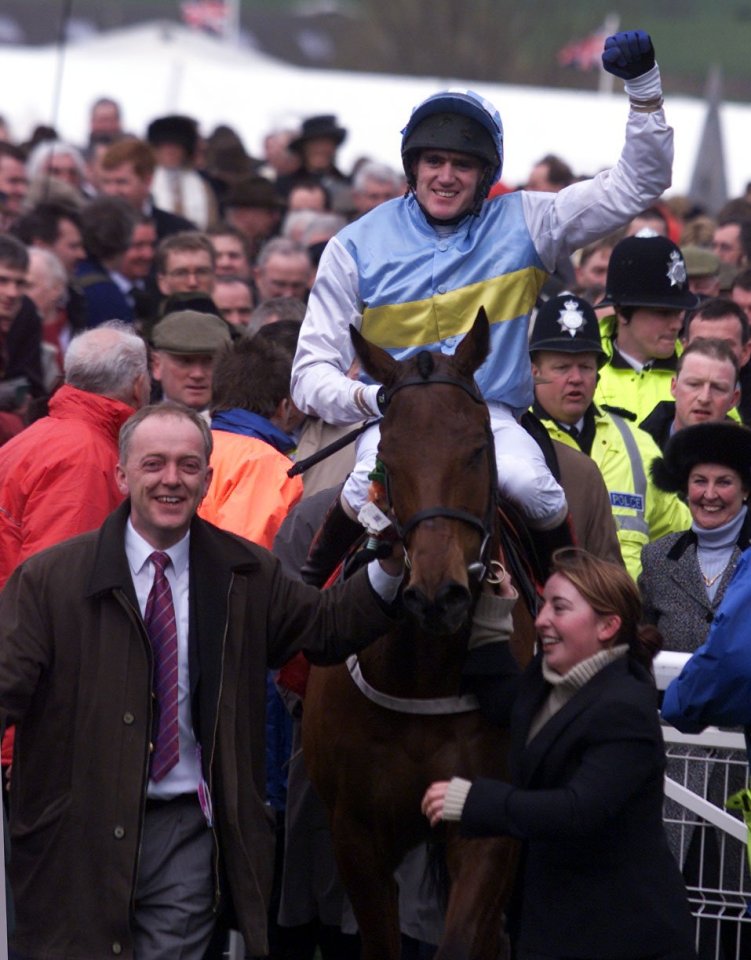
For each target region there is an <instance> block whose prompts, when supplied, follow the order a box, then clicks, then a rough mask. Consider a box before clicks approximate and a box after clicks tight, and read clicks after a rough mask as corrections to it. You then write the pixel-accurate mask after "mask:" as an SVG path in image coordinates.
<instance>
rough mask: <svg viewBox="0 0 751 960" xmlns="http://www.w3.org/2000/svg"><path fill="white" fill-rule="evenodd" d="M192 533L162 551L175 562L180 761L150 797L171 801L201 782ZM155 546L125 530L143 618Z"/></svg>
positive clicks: (171, 576) (171, 577)
mask: <svg viewBox="0 0 751 960" xmlns="http://www.w3.org/2000/svg"><path fill="white" fill-rule="evenodd" d="M189 547H190V532H188V533H186V534H185V536H184V537H183V538H182V540H180V541H179V542H178V543H176V544H175V545H174V546H173V547H170V548H169V549H168V550H164V551H162V552H163V553H166V554H168V555H169V558H170V560H171V561H172V562H171V563H170V564H169V565H168V566H167V569H166V570H165V576H166V577H167V581H168V583H169V585H170V590H171V591H172V603H173V606H174V608H175V623H176V624H177V722H178V728H179V742H180V759H179V760H178V762H177V764H176V765H175V766H174V767H173V768H172V769H171V770H170V771H169V773H167V774H166V775H165V776H164V777H163V778H162V779H161V780H160V781H159V782H158V783H154V781H153V780H149V785H148V789H147V796H149V797H151V798H153V799H159V800H168V799H169V798H170V797H175V796H177V795H178V794H182V793H195V792H196V791H197V790H198V784H199V783H200V782H201V762H200V755H199V746H198V742H197V741H196V738H195V734H194V733H193V722H192V717H191V711H190V677H189V675H188V627H189V618H190V604H189V596H190V569H189V564H188V555H189ZM153 552H154V547H152V546H151V545H150V544H149V543H147V542H146V541H145V540H144V539H143V537H142V536H141V535H140V534H139V533H137V532H136V530H135V529H134V527H133V524H132V523H131V521H130V519H129V520H128V523H127V525H126V528H125V555H126V556H127V558H128V565H129V566H130V575H131V577H132V578H133V586H134V587H135V591H136V597H137V599H138V608H139V610H140V611H141V616H143V615H144V611H145V610H146V601H147V600H148V598H149V593H150V592H151V587H152V585H153V583H154V564H153V563H152V562H151V561H150V560H149V557H150V556H151V554H152V553H153Z"/></svg>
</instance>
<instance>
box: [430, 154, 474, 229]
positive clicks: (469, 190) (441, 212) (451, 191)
mask: <svg viewBox="0 0 751 960" xmlns="http://www.w3.org/2000/svg"><path fill="white" fill-rule="evenodd" d="M482 170H483V164H482V161H481V160H478V159H477V157H473V156H471V155H470V154H468V153H458V152H456V151H454V150H433V149H429V150H423V151H422V152H421V153H420V156H419V159H418V160H417V163H416V166H415V178H416V184H415V195H416V197H417V200H418V202H419V204H420V206H421V207H422V208H423V210H425V211H426V213H428V214H429V215H430V216H431V217H433V218H434V219H435V220H455V219H456V218H457V217H462V216H464V214H465V213H469V211H470V210H471V209H472V205H473V203H474V199H475V194H476V192H477V186H478V184H479V182H480V177H481V176H482Z"/></svg>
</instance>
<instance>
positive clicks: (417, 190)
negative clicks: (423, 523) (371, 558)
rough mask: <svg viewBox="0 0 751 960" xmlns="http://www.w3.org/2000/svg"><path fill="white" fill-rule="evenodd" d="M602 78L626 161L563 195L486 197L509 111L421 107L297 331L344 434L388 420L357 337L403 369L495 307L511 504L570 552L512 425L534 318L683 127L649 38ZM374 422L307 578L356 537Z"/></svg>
mask: <svg viewBox="0 0 751 960" xmlns="http://www.w3.org/2000/svg"><path fill="white" fill-rule="evenodd" d="M603 64H604V66H605V69H607V70H609V71H610V72H611V73H614V74H615V75H616V76H619V77H621V78H622V79H624V80H625V81H626V84H625V86H626V92H627V93H628V95H629V99H630V104H631V110H630V113H629V118H628V124H627V128H626V141H625V145H624V148H623V151H622V154H621V157H620V159H619V160H618V162H617V163H616V165H615V166H614V167H613V168H612V169H610V170H606V171H603V172H601V173H599V174H597V176H595V177H594V178H593V179H591V180H588V181H585V182H580V183H575V184H572V185H571V186H569V187H567V188H565V189H564V190H561V191H560V192H559V193H555V194H553V193H534V192H528V191H517V192H513V193H508V194H505V195H503V196H501V197H497V198H495V199H493V200H491V201H486V197H487V195H488V192H489V190H490V188H491V186H492V185H493V184H494V183H496V182H497V181H498V180H499V179H500V176H501V171H502V169H503V127H502V124H501V118H500V116H499V114H498V111H497V110H496V109H495V108H494V107H493V105H492V104H490V103H489V102H488V101H487V100H485V99H484V98H483V97H481V96H479V95H478V94H476V93H474V92H472V91H464V92H456V91H444V92H441V93H437V94H434V95H433V96H431V97H428V99H427V100H425V101H424V102H423V103H421V104H419V106H417V107H416V108H415V109H414V110H413V112H412V116H411V117H410V119H409V122H408V123H407V126H406V127H405V128H404V130H403V131H402V150H401V152H402V161H403V164H404V171H405V174H406V178H407V184H408V190H407V193H406V195H405V196H404V197H400V198H398V199H395V200H390V201H388V202H386V203H383V204H381V205H380V206H378V207H376V208H375V209H374V210H372V211H370V213H368V214H366V215H365V216H363V217H362V218H360V219H359V220H357V221H355V222H354V223H352V224H350V225H349V226H347V227H345V228H344V229H343V230H342V231H341V232H340V233H339V234H337V236H336V237H334V238H333V239H332V240H330V241H329V243H328V244H327V246H326V249H325V251H324V253H323V256H322V258H321V263H320V267H319V270H318V274H317V278H316V282H315V284H314V286H313V289H312V291H311V294H310V299H309V302H308V309H307V313H306V315H305V320H304V322H303V325H302V330H301V333H300V339H299V345H298V349H297V354H296V357H295V362H294V366H293V370H292V391H291V393H292V398H293V400H294V402H295V403H296V404H297V406H298V407H299V408H300V409H301V410H302V411H304V412H305V413H308V414H314V415H316V416H318V417H320V418H321V419H323V420H324V421H326V422H328V423H334V424H347V423H355V422H357V421H360V420H363V419H368V418H371V417H372V418H375V417H378V415H379V412H380V408H379V389H380V388H379V385H378V384H373V383H368V382H367V381H366V380H362V381H356V380H352V379H350V378H348V376H347V371H348V370H349V368H350V366H351V364H352V362H353V360H354V351H353V348H352V345H351V343H350V338H349V332H348V327H349V325H350V324H353V325H354V326H355V327H357V328H359V329H360V331H361V332H362V334H363V336H365V337H366V339H368V340H370V341H371V342H373V343H375V344H377V345H378V346H380V347H383V348H384V349H386V350H387V351H388V352H389V353H390V354H392V355H393V356H394V357H396V358H397V359H400V360H401V359H404V358H406V357H408V356H410V355H411V354H413V353H415V352H417V351H419V350H425V349H427V350H439V351H442V352H445V353H453V352H454V350H455V349H456V346H457V343H458V342H459V340H460V339H461V337H462V335H463V334H464V333H466V332H467V330H468V329H469V328H470V326H471V325H472V323H473V321H474V319H475V316H476V314H477V311H478V308H479V307H480V306H484V307H485V310H486V312H487V314H488V318H489V320H490V323H491V346H490V354H489V356H488V358H487V360H486V361H485V363H484V364H483V365H482V366H481V367H480V369H479V370H478V371H477V375H476V378H477V382H478V385H479V387H480V389H481V391H482V394H483V396H484V398H485V400H486V401H487V403H488V407H489V409H490V417H491V426H492V429H493V434H494V437H495V445H496V454H497V460H498V476H499V486H500V489H501V492H502V493H503V494H504V495H505V496H506V497H507V498H508V499H509V500H511V501H512V502H513V503H514V504H515V505H516V506H517V507H519V509H520V510H521V512H522V513H523V514H524V516H525V518H526V520H527V523H528V525H529V527H530V530H531V531H532V532H533V534H534V533H535V532H536V533H537V535H538V539H539V541H540V542H541V546H542V547H543V549H544V550H550V549H552V548H554V547H556V546H560V545H563V544H565V543H566V542H570V541H569V538H568V526H567V523H566V518H567V513H568V510H567V505H566V500H565V496H564V494H563V491H562V490H561V488H560V487H559V485H558V484H557V483H556V481H555V480H554V479H553V477H552V475H551V474H550V472H549V470H548V468H547V466H546V464H545V460H544V458H543V455H542V453H541V451H540V449H539V447H538V446H537V444H536V443H535V442H534V441H533V440H532V439H531V438H530V436H529V435H528V434H527V433H526V432H525V431H524V429H523V428H522V427H521V426H519V424H518V423H517V419H516V418H517V417H518V416H520V415H521V413H522V412H523V411H524V410H526V409H527V407H528V406H529V404H530V403H531V402H532V398H533V391H532V380H531V374H530V368H529V363H528V362H527V349H528V348H527V338H528V326H529V315H530V312H531V310H532V309H533V307H534V305H535V301H536V299H537V296H538V293H539V292H540V289H541V287H542V286H543V283H544V282H545V280H546V279H547V276H548V275H549V273H551V272H552V271H553V269H554V268H555V264H556V262H557V261H558V259H559V258H560V257H561V256H566V255H569V254H570V253H572V252H573V251H574V250H576V249H578V248H580V247H583V246H585V245H586V244H588V243H591V242H592V241H593V240H596V239H598V238H599V237H602V236H604V235H606V234H608V233H610V232H611V231H613V230H615V229H617V228H618V227H621V226H622V225H623V224H624V223H626V222H627V221H628V220H629V219H631V218H632V217H633V216H635V215H636V214H637V213H639V212H640V211H641V210H643V209H644V208H645V207H647V206H649V204H650V203H652V202H654V201H655V200H656V199H657V198H658V197H659V196H660V195H661V194H662V192H663V191H664V190H665V189H666V188H667V187H668V186H670V181H671V167H672V156H673V137H672V130H671V128H670V127H668V126H667V124H666V121H665V115H664V113H663V110H662V89H661V83H660V72H659V67H658V66H657V65H656V63H655V57H654V48H653V46H652V42H651V40H650V38H649V36H648V34H646V33H644V32H642V31H630V32H627V33H619V34H616V35H615V36H614V37H609V38H608V40H607V41H606V44H605V50H604V52H603ZM378 439H379V432H378V428H377V426H376V425H373V426H372V427H371V428H370V429H368V430H366V431H365V432H364V433H363V434H362V435H361V436H360V438H359V439H358V446H357V452H356V461H357V462H356V466H355V469H354V471H353V472H352V473H351V474H350V476H349V478H348V479H347V481H346V483H345V485H344V488H343V491H342V495H341V498H340V501H339V502H338V503H337V504H335V505H334V506H333V508H332V511H331V512H330V514H329V517H328V518H327V522H326V524H325V526H324V530H323V531H322V532H321V535H320V536H319V538H318V541H317V547H316V550H317V552H318V559H317V560H315V561H314V560H313V558H312V557H311V558H310V562H309V565H308V571H307V577H308V579H309V580H310V581H311V582H322V581H323V580H325V578H326V576H327V574H328V572H329V571H330V569H331V567H332V566H333V565H334V559H333V558H334V557H335V556H336V554H337V553H340V552H341V550H342V548H343V547H345V546H346V545H347V544H348V543H350V542H352V540H353V539H354V537H355V535H356V533H357V532H359V531H360V528H359V525H358V524H357V523H356V521H355V518H356V517H357V514H358V512H359V510H360V508H361V507H362V506H363V504H364V503H365V500H366V497H367V490H368V485H369V480H368V474H369V473H370V472H371V470H372V469H373V465H374V461H375V457H376V451H377V447H378Z"/></svg>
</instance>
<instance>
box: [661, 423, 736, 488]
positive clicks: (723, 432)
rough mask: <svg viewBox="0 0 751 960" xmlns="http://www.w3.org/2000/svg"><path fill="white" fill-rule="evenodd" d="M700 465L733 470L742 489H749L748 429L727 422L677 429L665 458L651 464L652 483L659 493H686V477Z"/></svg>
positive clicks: (668, 445) (669, 441)
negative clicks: (715, 465) (718, 465)
mask: <svg viewBox="0 0 751 960" xmlns="http://www.w3.org/2000/svg"><path fill="white" fill-rule="evenodd" d="M699 463H718V464H721V465H722V466H723V467H729V468H730V469H731V470H735V472H736V473H738V474H739V475H740V478H741V481H742V483H743V486H744V487H746V488H747V489H749V490H751V430H749V429H748V428H747V427H742V426H741V425H740V424H739V423H733V422H732V421H729V420H722V421H715V422H713V423H697V424H696V425H695V426H693V427H684V428H683V429H682V430H677V431H676V432H675V433H674V434H673V436H672V437H671V438H670V440H668V443H667V446H666V447H665V452H664V455H663V456H662V457H657V458H655V459H654V460H653V461H652V469H651V473H652V480H653V481H654V483H655V486H657V487H658V488H659V489H660V490H665V491H667V492H668V493H685V492H686V490H687V488H688V475H689V474H690V473H691V471H692V470H693V469H694V467H695V466H696V465H697V464H699Z"/></svg>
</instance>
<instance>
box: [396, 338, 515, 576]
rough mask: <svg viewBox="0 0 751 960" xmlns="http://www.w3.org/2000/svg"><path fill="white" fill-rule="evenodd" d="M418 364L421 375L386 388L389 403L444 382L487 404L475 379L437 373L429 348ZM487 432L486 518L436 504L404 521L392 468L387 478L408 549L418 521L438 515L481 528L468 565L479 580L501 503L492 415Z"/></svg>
mask: <svg viewBox="0 0 751 960" xmlns="http://www.w3.org/2000/svg"><path fill="white" fill-rule="evenodd" d="M417 366H418V371H419V373H420V376H418V377H408V378H407V379H406V380H402V381H401V382H400V383H397V384H395V385H394V386H393V387H391V388H389V390H388V391H386V397H385V400H386V402H385V406H388V404H390V403H391V400H392V398H393V396H394V394H395V393H398V392H399V391H400V390H403V389H404V388H405V387H430V386H436V385H439V384H444V385H447V386H450V387H458V388H459V389H460V390H463V391H464V392H465V393H466V394H467V395H468V396H469V397H470V398H471V399H472V400H473V401H474V402H475V403H479V404H482V405H483V406H484V405H485V401H484V399H483V397H482V394H481V393H480V391H479V389H478V387H477V384H476V383H475V382H474V381H473V382H472V383H467V382H466V381H464V380H459V379H457V378H455V377H451V376H446V375H444V374H437V373H435V371H434V366H433V358H432V356H431V354H430V353H429V352H428V351H427V350H423V351H421V352H420V353H419V354H418V356H417ZM485 433H486V436H487V443H486V451H487V458H488V468H489V469H488V474H489V479H490V483H489V490H488V499H487V503H488V505H487V509H486V511H485V516H484V517H482V518H480V517H477V516H475V515H474V514H473V513H470V512H469V511H468V510H459V509H456V508H455V507H445V506H436V507H426V508H425V509H423V510H418V511H417V513H414V514H412V516H411V517H410V518H409V519H408V520H406V521H404V522H403V523H401V522H400V521H399V520H398V518H397V517H396V514H395V512H394V508H393V498H392V496H391V481H390V477H389V473H388V470H385V478H384V487H385V490H386V499H387V502H388V505H389V508H390V513H391V519H392V523H393V525H394V528H395V529H396V531H397V533H398V534H399V538H400V540H401V541H402V543H404V545H405V553H406V542H407V541H406V538H407V536H408V535H409V534H410V533H411V531H412V530H414V528H415V527H416V526H417V525H418V524H420V523H422V522H423V521H424V520H432V519H434V518H436V517H442V518H445V519H448V520H460V521H462V523H466V524H468V525H469V526H470V527H473V528H474V529H475V530H477V531H479V533H480V536H481V537H482V540H481V543H480V553H479V557H478V559H477V560H476V561H474V562H473V563H470V564H469V565H468V566H467V571H468V573H469V574H470V575H471V576H473V577H475V578H476V579H477V580H479V581H482V580H483V579H484V578H485V574H486V573H487V569H488V552H489V550H490V543H491V538H492V535H493V524H494V520H495V513H496V505H497V504H496V499H497V495H498V469H497V465H496V460H495V442H494V439H493V431H492V430H491V429H490V420H489V419H488V420H486V422H485Z"/></svg>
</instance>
